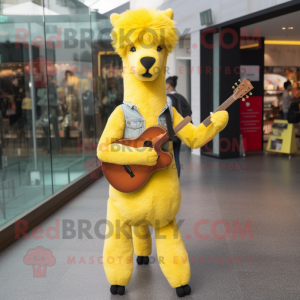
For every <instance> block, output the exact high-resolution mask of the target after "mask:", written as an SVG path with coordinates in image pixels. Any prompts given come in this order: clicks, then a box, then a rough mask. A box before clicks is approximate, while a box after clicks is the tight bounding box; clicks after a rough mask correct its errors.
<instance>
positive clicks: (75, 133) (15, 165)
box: [0, 0, 123, 230]
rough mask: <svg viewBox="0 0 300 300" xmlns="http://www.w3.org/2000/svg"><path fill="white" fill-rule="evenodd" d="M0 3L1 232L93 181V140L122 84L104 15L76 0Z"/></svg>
mask: <svg viewBox="0 0 300 300" xmlns="http://www.w3.org/2000/svg"><path fill="white" fill-rule="evenodd" d="M41 3H44V5H45V7H42V4H41ZM0 4H1V5H0V9H2V11H1V22H0V228H1V227H2V226H6V225H7V224H8V223H9V222H10V221H12V220H13V219H14V218H17V217H18V216H19V215H20V214H23V213H25V212H27V211H28V210H30V209H32V208H33V207H35V206H36V205H39V204H40V203H41V202H42V201H43V200H45V199H46V198H48V197H49V196H51V195H52V194H53V193H55V192H57V191H59V190H60V189H61V188H63V187H65V186H66V185H68V184H70V183H72V181H74V180H75V179H77V178H79V177H80V176H82V175H84V174H86V173H88V172H91V178H96V177H97V176H95V172H94V171H93V170H92V168H93V167H94V166H97V165H99V162H98V161H97V158H96V145H97V141H98V140H99V138H100V135H101V133H102V131H103V129H104V127H105V123H106V122H107V119H108V117H109V115H110V113H111V112H112V111H113V110H114V109H115V107H116V106H117V105H119V104H121V103H122V101H123V79H122V62H121V59H120V58H119V56H118V55H116V54H115V53H114V51H113V48H112V47H111V40H110V37H109V34H108V33H109V32H110V30H111V25H110V22H109V19H108V17H107V16H105V15H101V14H99V13H97V12H90V10H89V8H88V7H86V6H85V5H84V4H83V3H81V2H79V1H78V2H74V1H50V0H45V1H44V2H39V1H34V2H22V3H18V1H16V2H14V1H8V0H7V1H1V0H0ZM43 14H44V15H43ZM92 171H93V172H92ZM98 175H99V170H98ZM0 230H1V229H0Z"/></svg>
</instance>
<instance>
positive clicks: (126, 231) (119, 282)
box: [103, 200, 133, 295]
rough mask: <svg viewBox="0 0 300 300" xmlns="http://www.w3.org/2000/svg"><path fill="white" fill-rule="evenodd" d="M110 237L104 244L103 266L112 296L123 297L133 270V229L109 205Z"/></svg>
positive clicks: (109, 203) (115, 209)
mask: <svg viewBox="0 0 300 300" xmlns="http://www.w3.org/2000/svg"><path fill="white" fill-rule="evenodd" d="M107 220H108V221H109V224H110V226H113V228H109V226H108V227H107V230H108V234H107V235H108V236H107V237H106V239H105V242H104V251H103V265H104V270H105V273H106V277H107V280H108V282H109V283H110V284H111V288H110V291H111V293H112V294H114V295H115V294H119V295H123V294H124V293H125V286H126V285H128V283H129V281H130V278H131V274H132V268H133V243H132V233H131V227H130V226H129V225H127V224H126V223H125V222H124V221H123V220H122V217H121V215H120V213H119V211H118V210H117V208H116V207H115V206H114V205H113V203H112V202H111V200H108V204H107Z"/></svg>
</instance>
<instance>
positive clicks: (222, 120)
mask: <svg viewBox="0 0 300 300" xmlns="http://www.w3.org/2000/svg"><path fill="white" fill-rule="evenodd" d="M210 119H211V122H212V123H213V124H214V127H216V128H217V130H218V131H221V130H223V129H224V128H225V127H226V125H227V123H228V112H227V111H226V110H221V111H218V112H216V113H213V114H212V115H211V117H210Z"/></svg>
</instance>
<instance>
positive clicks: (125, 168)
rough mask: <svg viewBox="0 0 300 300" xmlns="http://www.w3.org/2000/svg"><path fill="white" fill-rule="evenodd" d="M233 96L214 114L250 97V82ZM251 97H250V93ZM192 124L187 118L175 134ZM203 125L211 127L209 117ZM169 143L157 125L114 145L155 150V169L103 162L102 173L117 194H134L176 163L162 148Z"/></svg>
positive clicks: (239, 87)
mask: <svg viewBox="0 0 300 300" xmlns="http://www.w3.org/2000/svg"><path fill="white" fill-rule="evenodd" d="M233 88H234V92H233V95H232V96H230V97H229V98H228V99H227V100H226V101H225V102H224V103H223V104H222V105H220V107H219V108H218V109H217V110H216V111H215V112H217V111H220V110H225V109H226V108H228V107H229V106H230V105H231V104H232V103H233V102H234V101H235V100H237V99H241V98H242V99H243V101H244V100H245V99H244V98H243V97H244V96H246V97H247V98H248V97H249V96H248V95H246V94H247V93H249V92H250V91H251V90H252V89H253V86H252V85H251V83H250V81H248V80H246V79H243V81H242V82H241V83H240V84H239V85H238V84H237V83H236V87H235V86H233ZM250 94H251V93H250ZM190 121H191V117H189V116H188V117H185V118H184V119H183V120H182V121H181V122H180V123H179V124H177V125H176V126H175V127H174V128H173V129H174V132H175V134H176V133H177V132H178V131H180V130H181V129H182V128H183V127H184V126H186V125H187V124H188V123H189V122H190ZM203 124H204V125H205V126H206V127H207V126H208V125H209V124H211V119H210V116H209V117H208V118H207V119H205V120H204V121H203ZM168 141H169V135H168V132H167V130H166V128H165V127H164V126H161V125H155V126H152V127H149V128H147V129H146V130H145V131H144V132H143V133H142V134H141V135H140V136H139V137H137V138H126V139H121V140H118V141H115V142H114V144H119V145H120V147H122V145H124V146H129V147H133V148H140V147H151V148H154V150H155V151H156V153H157V155H158V160H157V164H156V165H154V166H144V165H117V164H112V163H107V162H102V171H103V174H104V176H105V177H106V179H107V181H108V182H109V183H110V184H111V185H112V186H113V187H114V188H115V189H116V190H118V191H120V192H123V193H132V192H135V191H137V190H139V189H140V188H141V187H142V186H143V185H144V184H145V183H146V182H147V180H148V179H149V178H150V176H151V174H152V173H153V172H155V171H157V170H160V169H164V168H167V167H169V166H170V165H171V163H172V160H173V154H172V153H171V152H168V151H166V150H164V149H162V147H163V145H164V144H165V143H166V142H168Z"/></svg>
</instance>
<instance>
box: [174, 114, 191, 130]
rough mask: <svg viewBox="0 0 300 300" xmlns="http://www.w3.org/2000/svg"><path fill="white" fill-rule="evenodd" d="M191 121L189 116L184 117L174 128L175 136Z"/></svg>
mask: <svg viewBox="0 0 300 300" xmlns="http://www.w3.org/2000/svg"><path fill="white" fill-rule="evenodd" d="M191 121H192V118H191V117H190V116H187V117H185V118H184V119H183V120H182V121H181V122H180V123H178V124H177V125H176V126H175V127H174V128H173V130H174V132H175V134H176V133H177V132H178V131H179V130H181V129H182V128H183V127H184V126H186V125H187V124H188V123H190V122H191Z"/></svg>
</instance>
